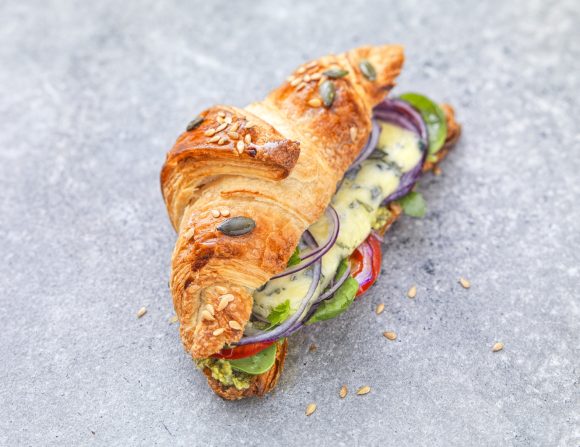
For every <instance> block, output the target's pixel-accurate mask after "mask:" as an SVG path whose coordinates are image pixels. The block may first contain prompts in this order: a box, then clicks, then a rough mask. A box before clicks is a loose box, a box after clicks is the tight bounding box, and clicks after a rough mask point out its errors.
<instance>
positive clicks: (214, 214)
mask: <svg viewBox="0 0 580 447" xmlns="http://www.w3.org/2000/svg"><path fill="white" fill-rule="evenodd" d="M220 214H221V213H220V212H219V210H211V215H212V216H213V217H220Z"/></svg>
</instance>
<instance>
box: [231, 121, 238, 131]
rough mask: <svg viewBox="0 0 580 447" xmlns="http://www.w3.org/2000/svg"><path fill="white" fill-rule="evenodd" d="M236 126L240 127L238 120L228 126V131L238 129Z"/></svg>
mask: <svg viewBox="0 0 580 447" xmlns="http://www.w3.org/2000/svg"><path fill="white" fill-rule="evenodd" d="M238 127H240V122H239V121H237V122H235V123H234V124H232V125H231V126H230V132H235V131H237V130H238Z"/></svg>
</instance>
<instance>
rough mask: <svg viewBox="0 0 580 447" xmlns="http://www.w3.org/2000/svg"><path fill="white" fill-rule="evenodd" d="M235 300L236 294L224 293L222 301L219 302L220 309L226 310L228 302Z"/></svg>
mask: <svg viewBox="0 0 580 447" xmlns="http://www.w3.org/2000/svg"><path fill="white" fill-rule="evenodd" d="M233 300H234V296H233V295H232V294H231V293H228V294H227V295H222V296H221V297H220V303H219V304H218V311H220V312H221V311H222V310H224V309H225V308H226V307H228V304H230V303H231V302H232V301H233Z"/></svg>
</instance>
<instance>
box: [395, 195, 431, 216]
mask: <svg viewBox="0 0 580 447" xmlns="http://www.w3.org/2000/svg"><path fill="white" fill-rule="evenodd" d="M398 202H399V204H400V205H401V206H402V207H403V211H404V212H405V214H408V215H409V216H413V217H423V216H424V215H425V213H426V212H427V204H426V203H425V199H424V198H423V196H422V195H421V193H418V192H415V191H411V192H410V193H409V194H407V195H405V196H403V197H401V198H400V199H399V200H398Z"/></svg>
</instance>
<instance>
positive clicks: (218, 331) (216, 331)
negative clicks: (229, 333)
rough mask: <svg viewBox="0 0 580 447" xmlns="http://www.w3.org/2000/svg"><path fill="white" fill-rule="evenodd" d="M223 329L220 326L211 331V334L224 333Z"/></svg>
mask: <svg viewBox="0 0 580 447" xmlns="http://www.w3.org/2000/svg"><path fill="white" fill-rule="evenodd" d="M224 331H225V329H224V328H223V327H220V328H219V329H216V330H215V331H213V332H212V334H213V335H215V336H218V335H222V334H223V333H224Z"/></svg>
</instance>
